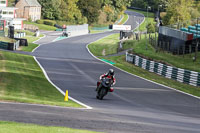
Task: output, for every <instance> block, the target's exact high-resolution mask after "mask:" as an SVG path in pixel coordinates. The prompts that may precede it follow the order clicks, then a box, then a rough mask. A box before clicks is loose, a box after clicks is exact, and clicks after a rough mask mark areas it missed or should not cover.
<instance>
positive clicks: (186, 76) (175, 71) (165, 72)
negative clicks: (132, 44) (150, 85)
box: [126, 52, 200, 86]
mask: <svg viewBox="0 0 200 133" xmlns="http://www.w3.org/2000/svg"><path fill="white" fill-rule="evenodd" d="M126 61H127V62H130V63H132V64H134V65H136V66H138V67H141V68H143V69H146V70H148V71H150V72H153V73H156V74H158V75H161V76H164V77H166V78H169V79H174V80H176V81H178V82H181V83H186V84H190V85H193V86H200V73H199V72H195V71H190V70H186V69H181V68H176V67H172V66H168V65H165V64H162V63H159V62H155V61H150V60H147V59H144V58H141V57H139V56H137V55H134V54H129V53H128V52H127V53H126Z"/></svg>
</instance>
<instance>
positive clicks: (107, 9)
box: [38, 0, 132, 24]
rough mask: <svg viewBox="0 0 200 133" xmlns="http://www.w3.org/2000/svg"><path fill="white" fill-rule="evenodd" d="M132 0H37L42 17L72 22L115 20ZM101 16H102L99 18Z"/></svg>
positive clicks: (91, 22)
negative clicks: (40, 7)
mask: <svg viewBox="0 0 200 133" xmlns="http://www.w3.org/2000/svg"><path fill="white" fill-rule="evenodd" d="M131 1H132V0H38V2H39V3H40V4H41V5H42V17H43V18H44V19H50V20H60V21H67V22H70V23H73V24H82V23H89V24H93V23H98V22H99V21H100V19H104V22H114V21H116V19H117V17H118V15H120V14H122V13H123V12H124V11H125V10H126V7H127V6H129V5H130V4H131ZM101 17H103V18H101Z"/></svg>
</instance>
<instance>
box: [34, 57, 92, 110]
mask: <svg viewBox="0 0 200 133" xmlns="http://www.w3.org/2000/svg"><path fill="white" fill-rule="evenodd" d="M33 58H34V59H35V61H36V62H37V63H38V65H39V66H40V68H41V69H42V71H43V73H44V75H45V77H46V79H47V80H48V81H49V83H51V84H52V85H53V86H54V87H55V88H56V89H57V90H58V91H59V92H60V93H61V94H63V96H65V92H63V91H62V90H61V89H60V88H59V87H57V86H56V85H55V84H54V83H53V82H52V81H51V80H50V79H49V77H48V75H47V73H46V71H45V70H44V68H43V67H42V65H41V64H40V63H39V61H38V60H37V58H36V57H35V56H33ZM69 99H70V100H72V101H74V102H76V103H78V104H80V105H82V106H84V107H86V108H87V109H93V108H92V107H90V106H88V105H86V104H84V103H82V102H80V101H78V100H76V99H74V98H72V97H70V96H69Z"/></svg>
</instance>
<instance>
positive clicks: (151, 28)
mask: <svg viewBox="0 0 200 133" xmlns="http://www.w3.org/2000/svg"><path fill="white" fill-rule="evenodd" d="M155 31H156V28H155V25H154V24H153V23H149V24H148V25H147V33H154V32H155Z"/></svg>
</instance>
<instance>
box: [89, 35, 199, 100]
mask: <svg viewBox="0 0 200 133" xmlns="http://www.w3.org/2000/svg"><path fill="white" fill-rule="evenodd" d="M108 38H109V39H110V42H108ZM112 39H113V40H115V41H113V42H112V41H111V40H112ZM117 39H118V38H117V36H108V37H105V38H103V39H101V40H98V41H96V42H94V43H92V44H90V45H89V46H88V47H89V49H90V51H91V52H92V53H93V54H94V55H95V56H99V55H100V54H99V53H101V52H102V49H108V48H107V47H109V46H112V45H115V44H116V42H117ZM102 42H107V45H106V44H105V45H106V46H105V47H103V46H101V44H102ZM125 47H126V48H133V49H134V52H136V53H138V54H141V55H144V56H147V57H157V59H160V60H163V58H168V59H169V60H174V63H176V64H177V65H180V62H185V64H188V62H186V61H184V60H183V58H182V57H181V56H174V55H170V54H169V53H163V52H161V53H155V50H154V49H153V47H151V46H150V45H148V47H147V49H148V50H145V49H146V40H145V39H144V37H143V40H141V41H139V42H138V41H129V43H126V44H125ZM169 55H170V56H169ZM100 58H104V59H106V60H109V61H112V62H114V63H115V65H114V66H116V67H118V68H121V69H123V70H125V71H127V72H129V73H132V74H134V75H137V76H140V77H143V78H145V79H149V80H151V81H154V82H157V83H160V84H163V85H166V86H169V87H172V88H175V89H177V90H181V91H183V92H186V93H189V94H192V95H195V96H199V97H200V88H199V87H195V86H191V85H187V84H184V83H180V82H177V81H175V80H172V79H167V78H165V77H162V76H160V75H157V74H155V73H151V72H149V71H147V70H144V69H142V68H139V67H137V66H134V65H133V64H130V63H128V62H126V60H125V55H123V56H113V57H100ZM174 58H175V59H174ZM189 64H190V63H189ZM187 66H190V65H187Z"/></svg>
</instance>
